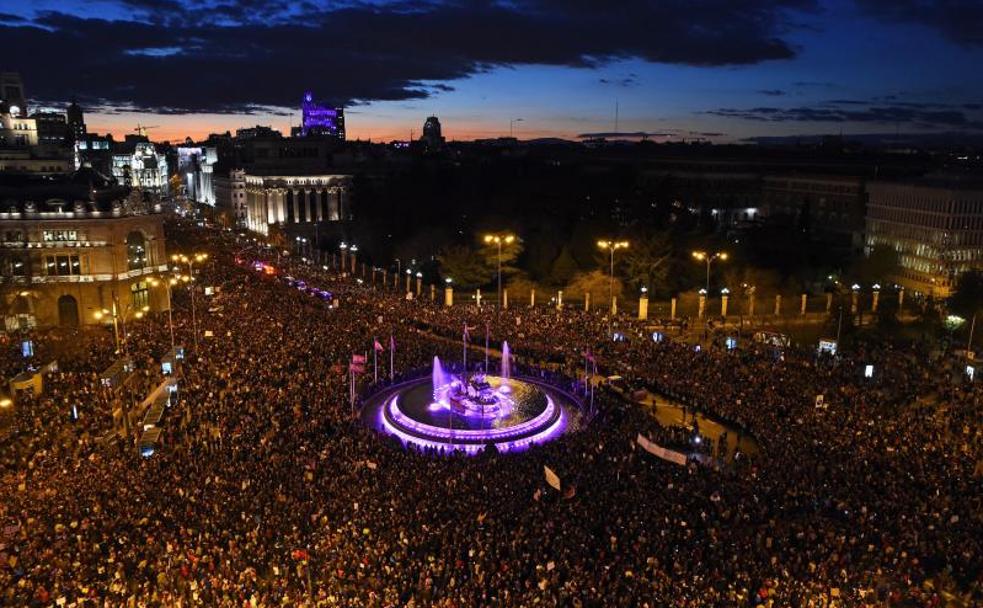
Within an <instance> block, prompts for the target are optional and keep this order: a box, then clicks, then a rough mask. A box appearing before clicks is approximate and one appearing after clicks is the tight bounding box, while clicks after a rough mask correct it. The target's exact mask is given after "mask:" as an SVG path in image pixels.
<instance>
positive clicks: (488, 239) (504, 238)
mask: <svg viewBox="0 0 983 608" xmlns="http://www.w3.org/2000/svg"><path fill="white" fill-rule="evenodd" d="M515 240H516V237H515V235H514V234H507V233H503V234H486V235H485V243H486V244H491V243H495V245H496V246H497V247H498V310H499V311H501V310H502V244H503V243H504V244H505V245H511V244H512V243H514V242H515Z"/></svg>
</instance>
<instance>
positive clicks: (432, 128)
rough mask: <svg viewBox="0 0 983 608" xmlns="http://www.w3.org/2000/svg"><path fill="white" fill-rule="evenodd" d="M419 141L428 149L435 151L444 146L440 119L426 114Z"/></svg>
mask: <svg viewBox="0 0 983 608" xmlns="http://www.w3.org/2000/svg"><path fill="white" fill-rule="evenodd" d="M420 141H421V142H422V143H423V145H424V146H425V147H426V149H427V150H428V151H436V150H439V149H441V148H443V147H444V136H443V135H442V134H441V132H440V120H439V119H438V118H437V117H436V116H428V117H427V121H426V122H424V123H423V136H422V137H420Z"/></svg>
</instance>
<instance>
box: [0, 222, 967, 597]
mask: <svg viewBox="0 0 983 608" xmlns="http://www.w3.org/2000/svg"><path fill="white" fill-rule="evenodd" d="M168 238H169V243H170V246H171V247H172V248H174V249H175V250H177V251H191V250H192V249H195V250H199V249H205V250H207V251H208V252H209V253H210V254H211V255H210V258H209V261H208V263H206V264H204V265H202V266H201V267H200V271H199V272H200V274H199V276H198V281H197V284H198V285H199V286H204V285H208V286H211V287H213V288H214V295H211V296H207V297H206V296H204V293H203V291H202V290H199V291H198V292H197V295H196V296H195V297H197V298H199V301H198V313H199V315H198V318H197V320H198V327H197V331H198V337H199V344H200V345H199V347H198V348H197V349H194V348H193V347H192V345H193V343H194V340H193V337H192V332H193V331H195V328H194V327H193V325H192V322H191V316H190V314H189V309H190V306H189V302H188V298H189V297H190V295H189V293H188V292H187V291H183V290H176V291H175V293H174V306H175V310H174V323H175V330H176V333H177V335H178V339H179V341H180V342H181V343H182V344H184V345H185V347H186V348H187V357H186V359H185V360H184V361H183V362H182V363H181V365H180V370H179V373H178V376H179V386H180V390H179V396H178V398H177V400H176V402H175V403H174V404H173V405H172V406H171V407H170V408H169V410H168V411H167V413H166V415H165V417H164V419H163V420H162V422H161V425H162V426H163V427H164V429H165V431H164V434H163V438H162V439H161V441H160V444H159V445H158V447H157V449H156V451H155V453H154V454H153V455H152V456H150V457H142V456H141V455H140V454H139V453H138V451H137V449H136V448H135V444H134V436H135V435H133V434H131V436H129V437H126V438H122V437H119V436H118V434H116V435H114V434H113V433H111V432H110V431H112V430H113V429H114V428H117V427H118V426H119V425H118V424H116V423H114V418H113V410H114V409H116V410H121V405H120V400H121V399H126V398H129V397H127V396H124V397H120V396H119V394H117V393H114V392H113V391H110V390H107V389H106V388H105V387H104V386H102V385H101V384H100V382H99V378H98V374H99V372H100V371H102V370H103V369H105V368H106V367H108V366H109V365H110V364H111V363H112V362H113V360H114V359H115V358H116V356H117V355H115V354H114V343H113V338H112V335H111V333H107V332H105V331H102V330H95V331H85V332H80V333H77V334H74V335H71V336H64V335H56V334H51V333H40V332H39V333H37V334H36V335H35V336H34V341H35V342H36V344H37V351H36V355H35V357H34V358H33V359H32V360H36V361H37V362H39V363H45V362H47V360H48V359H49V358H55V357H56V356H57V359H58V363H59V371H57V372H50V373H48V374H47V375H46V376H45V389H44V392H43V393H42V394H41V395H39V396H35V397H30V396H26V395H25V396H23V397H19V398H18V400H17V403H16V410H15V419H14V423H13V425H12V426H11V428H10V430H9V432H8V433H7V435H6V436H5V438H4V439H3V441H2V443H0V496H2V498H0V605H3V606H7V605H10V606H26V607H33V606H49V605H60V606H100V607H101V606H222V607H225V606H229V607H233V606H234V607H247V606H253V607H263V606H267V607H269V606H312V607H313V606H352V607H356V606H364V607H395V606H421V607H423V606H435V607H456V608H463V607H472V606H503V607H504V606H515V607H520V606H521V607H527V606H584V607H587V606H646V607H652V608H654V607H657V606H679V607H693V608H695V607H703V606H707V607H710V606H714V607H717V606H720V607H728V606H731V607H737V606H759V605H761V606H775V607H778V606H810V607H820V606H943V605H946V604H948V603H954V604H955V605H979V603H980V602H983V584H981V583H983V579H981V577H983V571H981V563H983V491H981V489H983V487H981V475H980V473H981V472H983V467H981V465H980V463H981V461H983V422H981V420H983V417H981V412H983V391H981V389H980V388H979V383H976V384H968V383H964V382H958V381H954V379H953V378H952V377H951V376H950V375H948V374H940V373H938V371H937V369H938V366H939V364H938V363H936V362H932V360H931V359H930V358H929V356H928V353H927V352H924V351H923V350H922V349H920V348H919V347H918V346H917V345H903V346H902V345H897V344H890V343H883V342H876V343H874V342H872V343H863V342H860V343H858V345H856V347H855V348H853V349H851V350H850V351H849V352H842V353H840V355H839V356H837V357H836V358H821V357H817V356H816V355H815V353H814V352H811V351H797V350H794V349H785V351H784V352H782V353H780V354H779V353H776V352H774V351H773V350H771V349H760V350H759V349H755V348H746V349H740V350H736V351H728V350H725V349H716V348H705V349H702V350H700V351H696V350H695V349H694V348H693V347H692V346H691V345H688V344H686V343H683V342H682V341H672V340H664V341H661V342H658V343H656V342H654V341H653V340H652V339H651V337H649V336H648V335H647V334H646V331H645V328H644V326H643V325H642V324H640V323H639V322H637V321H632V320H629V319H627V318H622V317H619V318H612V319H609V318H607V317H605V316H604V313H603V312H584V311H573V310H566V311H556V310H553V309H547V308H542V309H535V310H532V309H527V308H521V309H520V308H516V309H510V310H507V311H501V312H498V311H495V310H494V309H493V308H487V307H486V308H484V309H478V308H476V307H474V306H458V307H454V308H444V307H441V306H439V304H440V302H436V303H431V302H430V301H429V298H427V297H423V298H419V299H417V298H414V299H407V298H405V297H404V296H403V294H402V290H400V289H396V290H380V289H378V288H373V287H372V286H371V285H366V284H359V283H357V282H354V281H351V280H350V279H348V278H344V277H341V276H339V275H338V274H336V273H335V272H334V271H332V270H325V269H317V268H314V267H311V266H307V265H304V264H298V263H297V262H290V261H287V259H284V260H281V262H280V266H279V270H280V273H281V274H280V276H279V277H277V276H269V275H266V274H265V273H258V272H256V271H255V270H254V269H253V268H252V267H251V266H250V265H249V264H243V263H239V262H244V261H250V260H252V259H255V258H256V257H257V256H261V255H262V250H252V251H250V252H248V253H243V251H244V250H243V248H242V245H241V244H239V243H237V240H236V237H235V236H234V235H233V234H231V233H222V232H212V231H207V230H203V229H198V228H194V227H192V226H189V225H185V224H180V223H173V224H172V225H170V226H169V235H168ZM236 253H238V256H237V255H236ZM287 273H289V274H290V275H291V276H294V277H296V278H302V279H303V280H304V281H305V282H306V283H307V284H309V285H317V286H318V287H319V288H322V289H325V290H328V291H330V292H331V293H332V295H333V299H332V300H325V299H323V298H320V297H313V296H311V295H310V294H308V293H306V292H305V291H303V290H299V289H296V288H294V287H291V286H289V285H287V284H286V283H285V282H284V281H283V280H282V275H283V274H287ZM465 326H468V327H472V328H476V329H472V330H471V333H470V340H471V341H472V343H473V344H474V345H475V346H476V347H481V346H483V345H484V342H485V333H486V329H485V328H486V327H487V335H488V341H489V344H490V345H491V346H493V347H498V346H499V345H500V344H501V342H502V341H504V340H508V341H509V342H510V344H513V345H514V348H515V352H516V353H517V358H518V360H519V361H520V363H522V364H527V365H535V366H536V367H537V368H539V369H549V370H550V371H551V372H554V373H556V374H558V375H561V376H565V377H568V378H570V379H575V378H577V377H578V375H579V376H580V377H582V376H583V372H584V370H585V369H589V371H591V372H593V366H595V365H596V367H597V371H598V373H599V374H619V375H621V376H623V377H624V378H626V380H627V381H628V382H629V383H631V384H632V385H633V386H646V387H648V388H649V389H651V390H652V391H653V392H656V393H659V394H662V395H666V396H669V397H671V398H674V399H676V400H679V401H680V402H683V403H686V404H688V405H689V407H691V408H693V409H699V410H701V411H703V412H705V413H707V414H709V415H712V416H715V417H718V418H720V419H723V420H728V421H731V422H732V423H733V424H734V425H735V426H737V427H739V428H740V429H742V431H743V432H746V433H748V434H751V435H753V436H754V437H755V438H756V439H757V440H758V442H759V444H760V445H761V450H760V452H759V453H758V454H757V455H755V456H754V457H741V458H736V459H734V460H732V461H731V462H730V463H729V464H728V465H726V466H722V467H705V466H698V465H695V464H692V463H691V464H689V465H688V466H679V465H677V464H675V463H671V462H666V461H663V460H660V459H658V458H655V457H653V456H652V455H650V454H648V453H646V452H644V451H643V450H641V449H640V448H639V447H638V446H637V444H636V443H635V438H636V436H637V435H638V434H639V433H642V434H644V435H646V436H648V437H649V438H650V439H652V440H653V441H656V442H661V443H662V444H663V445H667V444H678V443H679V440H680V438H681V436H680V429H678V428H663V427H661V426H660V425H659V424H658V423H657V422H656V421H655V419H654V418H653V417H652V416H651V415H650V412H648V411H646V409H645V408H643V407H640V406H639V405H637V404H635V403H631V402H629V401H627V400H623V399H621V398H620V397H618V396H616V395H614V394H612V393H610V392H607V391H598V392H597V393H596V395H595V406H596V416H594V418H593V420H592V421H591V422H590V424H585V425H583V427H582V428H580V430H578V431H576V432H572V433H568V434H566V435H564V436H562V437H560V438H558V439H557V440H555V441H552V442H550V443H547V444H544V445H539V446H533V447H532V448H530V449H529V450H528V451H526V452H523V453H516V454H512V453H509V454H498V453H493V452H491V451H486V453H484V454H480V455H478V456H474V457H466V456H462V455H458V454H433V453H425V454H424V453H420V452H418V451H416V450H414V449H406V448H404V447H403V446H401V445H400V444H399V443H398V442H397V441H396V440H395V439H392V438H388V437H385V436H380V435H379V434H378V433H377V432H376V431H375V430H373V429H370V428H368V427H366V426H365V425H363V424H362V423H361V422H360V421H359V420H358V418H357V416H353V414H352V409H351V404H350V402H349V397H348V395H349V393H348V373H347V364H348V361H349V358H350V357H351V355H352V353H363V352H366V351H369V350H370V349H371V348H372V347H373V346H372V345H373V341H374V340H375V339H378V340H379V341H380V342H381V343H383V344H384V345H385V347H386V348H387V352H386V357H385V359H388V355H389V352H388V349H389V347H390V344H395V347H396V348H395V352H394V353H393V355H394V365H393V367H394V369H395V371H396V374H395V375H396V378H395V380H398V379H399V377H401V376H402V375H404V374H409V373H412V372H413V370H418V369H421V368H424V367H425V366H427V365H428V364H429V362H430V361H431V360H432V358H433V357H434V355H438V356H440V357H441V358H442V359H446V360H448V361H455V360H457V359H459V358H460V354H461V341H462V333H463V328H464V327H465ZM612 331H617V332H619V333H620V334H622V335H623V336H625V340H623V341H622V340H619V341H615V340H613V339H612ZM56 341H57V342H56ZM16 342H17V340H11V341H10V342H9V343H8V344H7V345H6V346H5V349H6V352H4V353H2V355H0V365H2V366H3V371H4V372H5V373H6V374H7V375H8V377H9V376H10V375H13V374H15V373H17V372H18V371H21V368H22V367H23V365H24V361H23V358H21V357H20V355H19V352H18V351H16V350H15V349H17V348H18V346H17V344H16ZM124 344H125V348H126V350H127V353H128V354H129V355H130V356H131V357H132V358H133V360H134V362H135V364H136V367H137V372H136V373H137V374H138V375H139V376H140V381H139V382H137V383H136V386H137V387H139V388H138V389H134V390H136V392H137V393H144V392H146V391H147V390H148V389H149V388H150V387H152V386H154V385H155V383H157V382H159V381H160V380H161V378H160V377H159V369H160V368H159V364H158V362H157V361H158V360H159V357H160V355H162V354H163V353H165V352H167V351H168V350H169V349H170V334H169V330H168V325H167V319H166V317H163V318H148V319H145V320H144V321H141V322H140V323H135V324H131V326H130V327H129V328H128V333H127V335H126V336H125V341H124ZM475 353H480V350H477V349H476V350H475ZM478 357H479V358H480V355H478ZM588 362H589V363H590V365H587V363H588ZM386 363H388V361H386ZM866 365H874V369H875V370H876V372H875V374H874V375H873V377H871V378H867V377H865V374H864V373H863V370H864V367H865V366H866ZM385 367H386V365H383V366H382V368H383V369H385ZM386 371H388V370H386ZM382 376H383V378H384V379H383V380H380V381H382V382H385V381H389V380H388V378H385V377H386V376H387V374H386V373H385V372H384V373H382ZM372 381H373V379H372V373H371V370H370V373H368V374H365V375H363V376H362V377H361V379H360V385H359V392H360V393H363V394H364V393H365V392H367V391H371V386H369V385H371V384H372ZM816 395H823V397H824V405H825V407H823V408H817V407H816V406H815V396H816ZM73 406H74V408H75V409H74V410H72V407H73ZM130 413H131V414H132V415H133V416H138V415H139V412H130ZM76 414H77V415H76ZM119 415H120V412H119V411H117V417H118V416H119ZM124 415H125V414H124ZM137 421H138V419H136V418H135V419H134V422H137ZM130 426H131V427H132V426H133V425H130ZM135 432H136V431H135V430H134V433H135ZM683 433H684V434H683V437H685V431H684V432H683ZM544 465H545V466H549V467H550V468H551V469H552V470H554V471H555V472H556V473H557V475H558V476H559V477H560V478H561V480H562V491H559V492H557V491H554V490H553V489H552V488H550V487H549V486H548V485H547V484H546V483H545V480H544V476H543V467H544Z"/></svg>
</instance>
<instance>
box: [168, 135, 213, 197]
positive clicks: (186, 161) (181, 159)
mask: <svg viewBox="0 0 983 608" xmlns="http://www.w3.org/2000/svg"><path fill="white" fill-rule="evenodd" d="M216 162H218V153H217V152H216V150H215V148H210V147H202V146H180V147H178V149H177V172H178V176H179V177H180V178H181V181H182V182H183V183H184V191H185V194H186V195H187V197H188V200H192V201H195V202H196V203H201V204H203V205H210V206H212V207H214V206H215V184H214V182H213V180H212V177H213V168H214V165H215V163H216Z"/></svg>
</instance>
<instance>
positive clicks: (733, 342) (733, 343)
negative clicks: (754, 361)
mask: <svg viewBox="0 0 983 608" xmlns="http://www.w3.org/2000/svg"><path fill="white" fill-rule="evenodd" d="M724 344H725V345H726V346H727V350H734V349H735V348H737V338H727V339H726V340H724Z"/></svg>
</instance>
